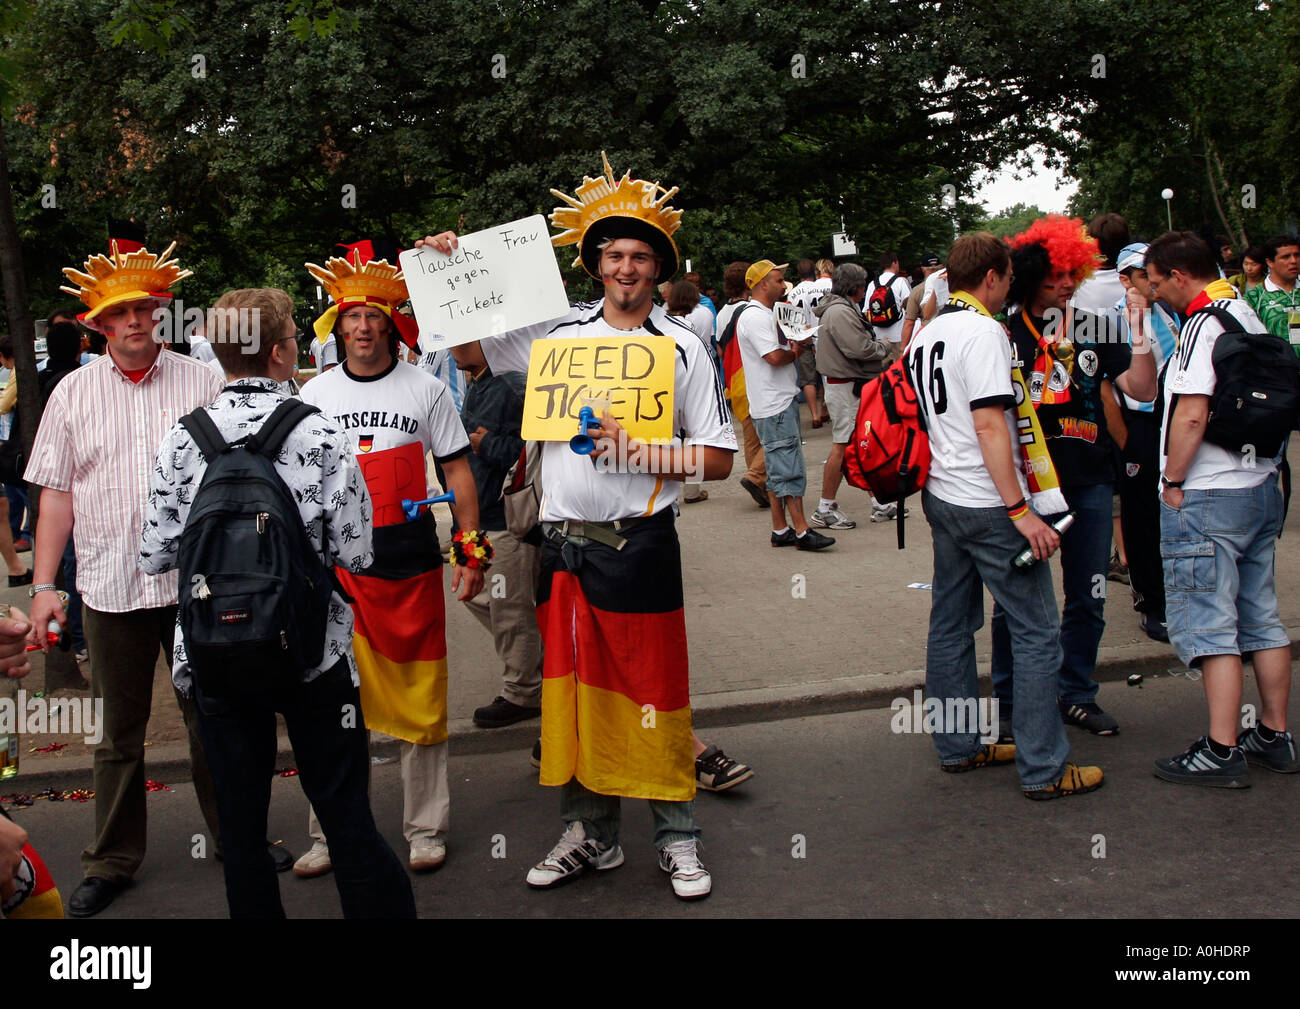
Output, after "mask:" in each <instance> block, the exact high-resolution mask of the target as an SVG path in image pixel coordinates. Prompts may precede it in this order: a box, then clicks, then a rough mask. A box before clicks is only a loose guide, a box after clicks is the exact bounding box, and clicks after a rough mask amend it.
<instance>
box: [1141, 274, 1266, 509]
mask: <svg viewBox="0 0 1300 1009" xmlns="http://www.w3.org/2000/svg"><path fill="white" fill-rule="evenodd" d="M1211 304H1212V305H1214V306H1215V307H1216V308H1226V309H1227V310H1228V311H1229V312H1231V313H1232V314H1233V315H1234V316H1236V317H1237V320H1238V321H1239V322H1240V323H1241V327H1242V329H1244V330H1246V332H1248V333H1267V332H1268V330H1267V328H1266V327H1265V326H1264V324H1263V323H1262V322H1260V321H1259V316H1257V315H1256V314H1255V312H1254V310H1253V309H1251V307H1250V306H1249V305H1247V304H1246V303H1245V302H1244V301H1242V300H1241V299H1240V298H1220V299H1218V300H1217V301H1213V302H1211ZM1222 333H1223V323H1221V322H1219V320H1218V319H1216V318H1214V316H1212V315H1210V314H1209V313H1196V314H1193V315H1192V317H1191V318H1190V319H1188V321H1187V322H1186V324H1184V326H1183V333H1182V336H1181V337H1179V340H1178V351H1177V353H1175V354H1174V356H1173V357H1172V358H1170V360H1169V367H1168V369H1167V370H1166V372H1165V416H1164V420H1163V421H1161V423H1160V472H1161V474H1162V475H1163V474H1164V472H1165V464H1166V462H1167V461H1168V456H1166V454H1165V445H1166V441H1165V439H1166V438H1167V437H1168V436H1169V435H1168V429H1169V416H1170V414H1171V413H1172V412H1173V411H1172V410H1171V409H1170V403H1171V402H1172V400H1173V397H1174V396H1208V395H1210V394H1211V393H1213V392H1214V344H1215V342H1216V341H1217V340H1218V339H1219V336H1220V335H1221V334H1222ZM1279 458H1280V455H1279ZM1277 464H1278V460H1277V459H1254V458H1251V459H1247V458H1246V457H1245V456H1243V455H1242V454H1241V453H1240V452H1233V451H1231V450H1229V449H1226V448H1223V447H1222V446H1219V445H1211V444H1210V443H1209V442H1207V441H1203V442H1201V447H1200V448H1198V449H1197V450H1196V457H1195V458H1194V459H1193V460H1192V465H1191V467H1190V468H1189V469H1188V471H1187V475H1186V476H1185V477H1184V478H1183V489H1184V490H1210V489H1212V488H1217V487H1224V488H1230V489H1236V490H1244V489H1245V488H1248V487H1258V486H1259V485H1260V484H1262V483H1263V482H1264V481H1265V480H1267V479H1268V478H1269V477H1270V476H1271V475H1272V474H1273V472H1274V471H1275V470H1276V469H1277Z"/></svg>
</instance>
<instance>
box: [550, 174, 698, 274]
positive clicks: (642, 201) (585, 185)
mask: <svg viewBox="0 0 1300 1009" xmlns="http://www.w3.org/2000/svg"><path fill="white" fill-rule="evenodd" d="M600 160H601V161H602V162H603V163H604V167H605V173H604V174H603V175H601V176H599V177H598V178H595V179H593V178H590V177H587V176H584V177H583V180H582V185H580V186H579V187H578V188H577V190H575V195H574V196H569V195H567V194H566V193H564V192H562V191H560V190H558V189H552V190H551V192H552V193H553V194H554V195H555V196H556V197H558V198H559V199H561V200H563V201H564V202H565V203H566V204H567V206H563V207H556V208H555V210H553V211H552V212H551V224H552V225H553V226H554V227H556V228H560V229H562V231H561V233H560V234H558V235H555V236H553V237H552V238H551V244H552V245H554V246H556V247H558V246H561V245H572V244H573V243H574V242H576V243H578V257H577V258H576V259H575V260H574V261H573V265H574V266H577V265H578V264H579V263H581V264H582V267H583V269H585V270H586V271H587V273H588V274H590V275H591V276H592V277H595V278H596V279H597V280H600V244H601V243H602V242H604V241H605V240H606V239H613V238H635V239H638V240H640V241H643V242H646V243H647V244H648V245H650V247H651V248H653V249H654V250H655V252H656V253H657V254H658V255H659V256H660V258H662V260H663V265H662V266H661V267H660V269H659V276H658V277H656V278H655V282H656V283H663V282H664V281H665V280H669V279H671V278H672V276H673V275H674V274H675V273H676V272H677V260H678V256H677V246H676V245H675V244H674V243H673V238H672V235H673V232H674V231H676V230H677V228H678V227H679V226H680V224H681V217H682V212H681V211H680V210H674V209H673V208H672V207H670V206H669V205H668V201H669V200H670V199H672V197H673V196H674V195H675V194H676V193H677V187H676V186H673V188H672V189H665V188H664V187H663V186H661V185H659V183H658V182H646V181H644V180H643V179H634V178H632V173H631V171H627V172H624V173H623V177H622V178H621V179H617V180H616V179H615V178H614V172H613V170H612V169H611V168H610V167H609V158H607V157H606V156H605V152H604V151H601V152H600Z"/></svg>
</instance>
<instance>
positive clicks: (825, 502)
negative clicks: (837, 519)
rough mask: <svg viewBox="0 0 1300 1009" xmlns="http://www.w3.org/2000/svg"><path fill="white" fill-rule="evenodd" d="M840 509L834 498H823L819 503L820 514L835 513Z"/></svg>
mask: <svg viewBox="0 0 1300 1009" xmlns="http://www.w3.org/2000/svg"><path fill="white" fill-rule="evenodd" d="M836 507H838V505H837V504H836V501H835V499H834V498H821V499H819V501H818V503H817V510H818V511H819V512H828V511H834V510H835V509H836Z"/></svg>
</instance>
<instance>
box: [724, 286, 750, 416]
mask: <svg viewBox="0 0 1300 1009" xmlns="http://www.w3.org/2000/svg"><path fill="white" fill-rule="evenodd" d="M746 307H747V303H745V302H741V306H740V307H739V308H737V309H736V310H735V311H734V312H733V313H732V314H731V319H730V320H729V321H728V323H727V328H726V330H725V331H724V332H723V334H722V340H721V341H720V342H719V344H718V345H719V347H721V349H722V385H723V389H724V391H725V392H726V394H727V399H729V400H731V413H732V416H734V417H735V418H736V420H737V422H739V423H742V424H743V423H744V422H745V421H746V420H748V419H749V397H748V396H747V395H746V394H745V365H744V362H743V361H741V359H740V341H739V340H738V339H736V317H737V316H739V315H740V313H741V312H743V311H744V310H745V308H746ZM728 334H730V335H728Z"/></svg>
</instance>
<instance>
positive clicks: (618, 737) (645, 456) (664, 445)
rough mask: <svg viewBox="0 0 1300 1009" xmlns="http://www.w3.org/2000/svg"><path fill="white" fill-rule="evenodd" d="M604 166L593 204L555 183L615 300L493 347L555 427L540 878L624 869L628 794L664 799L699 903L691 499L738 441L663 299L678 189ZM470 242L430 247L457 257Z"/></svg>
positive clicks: (711, 375) (699, 353)
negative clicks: (681, 538)
mask: <svg viewBox="0 0 1300 1009" xmlns="http://www.w3.org/2000/svg"><path fill="white" fill-rule="evenodd" d="M604 168H605V171H604V174H603V175H602V176H600V177H598V178H596V179H591V178H587V179H584V180H583V183H582V185H581V186H579V187H578V190H577V196H576V198H575V197H569V196H567V195H565V194H563V193H561V192H558V191H555V190H553V192H555V194H556V195H557V196H559V197H560V198H561V199H563V200H564V201H565V203H566V204H567V206H565V207H561V208H559V209H557V210H556V211H555V212H554V213H552V214H551V223H552V224H553V225H555V226H556V227H559V228H562V229H564V231H563V233H562V234H560V235H557V236H555V237H554V238H553V239H552V244H554V245H567V244H570V243H575V242H576V243H577V244H578V261H579V262H581V264H582V266H583V267H584V268H585V269H586V271H587V272H588V273H589V274H590V275H591V276H592V277H595V278H598V279H599V280H600V281H601V282H602V283H603V284H604V286H605V297H604V298H603V299H601V300H600V301H598V302H594V303H591V304H583V305H578V306H576V307H575V308H574V309H572V310H571V311H570V313H569V314H568V315H567V316H565V317H563V318H560V319H556V320H553V321H551V322H548V323H543V324H541V325H538V326H529V327H525V328H524V329H520V330H516V331H514V332H512V333H508V334H506V335H504V336H501V337H496V338H492V339H485V340H483V344H482V347H483V353H484V356H485V358H486V359H487V361H488V364H489V366H490V367H491V368H492V370H493V371H494V372H504V371H523V370H527V371H528V372H529V376H530V379H529V388H528V394H527V397H526V399H525V408H524V431H523V436H524V437H525V438H529V437H540V438H542V439H544V447H543V452H542V492H543V497H542V503H541V521H542V528H543V531H544V533H545V537H546V538H545V542H544V545H543V551H542V579H541V585H540V587H539V589H538V596H537V599H538V606H537V618H538V622H539V624H540V625H541V631H542V639H543V642H544V645H545V664H544V675H543V680H542V772H541V782H542V784H544V785H559V786H562V793H561V799H560V814H561V816H562V817H563V819H564V821H565V823H566V829H565V831H564V835H563V837H561V839H560V841H559V843H558V844H556V845H555V847H554V848H553V849H552V850H551V852H550V853H549V854H548V855H547V856H546V857H545V858H544V859H543V860H542V861H541V862H540V863H538V864H537V865H536V866H534V868H533V869H532V870H531V871H530V872H529V873H528V882H529V884H530V885H531V886H534V887H549V886H553V885H555V884H557V883H561V882H565V881H567V880H569V879H572V878H573V877H574V876H576V875H578V874H579V873H581V872H582V871H584V870H585V869H588V868H595V869H612V868H615V867H616V866H619V865H622V863H623V852H622V849H621V848H620V847H619V843H618V842H619V797H620V796H628V797H632V798H643V799H649V800H650V809H651V812H652V814H653V815H654V820H655V839H654V842H655V846H656V847H657V848H658V849H659V864H660V867H661V868H663V869H664V871H665V872H668V873H670V874H671V876H672V885H673V892H674V893H675V894H676V895H677V896H678V897H681V898H683V899H695V898H700V897H705V896H707V895H708V893H709V890H710V888H711V880H710V877H709V873H708V871H707V870H706V869H705V868H704V866H703V865H702V864H701V863H700V859H699V854H698V849H697V843H696V834H697V830H696V827H695V803H694V798H695V761H694V749H693V743H692V736H691V712H690V682H689V676H688V662H687V649H686V624H685V617H684V614H683V611H682V576H681V554H680V549H679V546H678V541H677V533H676V530H675V528H674V525H673V522H674V514H675V511H676V509H675V507H674V505H675V504H676V502H677V500H678V495H679V493H680V490H681V485H682V481H684V480H685V479H687V478H688V477H689V478H690V479H692V480H721V479H724V478H726V476H727V475H728V474H729V473H730V472H731V458H732V453H734V452H735V451H736V436H735V432H734V431H733V430H732V425H731V414H730V412H729V411H728V409H727V406H726V403H725V402H724V400H723V397H722V390H721V387H720V386H719V384H718V378H717V372H716V371H715V370H714V369H713V367H712V366H711V363H710V361H709V358H708V353H707V351H706V350H705V348H704V345H703V344H702V343H701V342H700V340H699V338H698V337H697V336H696V335H695V333H694V332H693V331H692V330H690V329H688V328H687V327H685V326H683V325H682V324H681V323H680V322H678V321H676V320H674V319H673V318H671V317H670V316H668V315H667V313H666V312H664V310H663V309H662V308H661V307H659V306H656V305H655V304H654V303H653V302H652V300H651V296H652V295H653V293H654V290H655V285H656V284H658V283H662V282H663V281H664V280H667V279H669V278H671V277H672V276H673V275H674V274H675V273H676V272H677V265H678V256H677V248H676V246H675V245H674V244H673V241H672V238H671V235H672V233H673V232H674V231H675V230H676V229H677V226H678V224H679V219H680V217H681V212H680V211H678V210H674V209H672V208H671V207H669V206H668V205H667V202H668V200H669V199H670V198H671V197H672V196H673V194H674V193H676V192H677V190H676V189H672V190H667V191H664V190H663V189H662V187H660V186H659V185H658V184H657V183H653V182H644V181H641V180H639V179H633V178H631V173H625V174H624V175H623V177H622V178H621V179H615V177H614V174H613V172H612V171H611V170H610V167H609V162H608V160H606V161H605V162H604ZM455 241H456V240H455V236H453V235H449V234H446V233H444V234H442V235H438V236H437V237H436V238H435V237H430V238H426V239H424V240H423V242H420V243H417V245H428V246H431V247H433V248H435V249H437V250H438V251H440V252H443V253H447V254H450V252H451V250H452V249H453V248H454V247H455ZM530 358H531V362H532V363H531V366H530ZM584 407H585V408H586V409H587V410H588V411H590V413H589V414H587V415H586V417H584V416H583V408H584ZM580 419H581V421H582V425H583V430H582V431H579V422H580ZM679 432H680V433H681V437H680V438H678V437H676V434H677V433H679ZM585 439H590V441H587V440H585ZM571 441H573V442H574V446H573V447H571V446H570V442H571ZM579 449H586V450H587V451H586V452H585V453H583V452H581V451H579Z"/></svg>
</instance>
